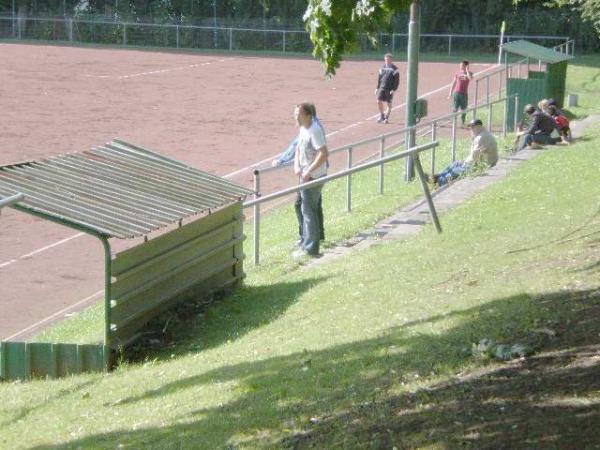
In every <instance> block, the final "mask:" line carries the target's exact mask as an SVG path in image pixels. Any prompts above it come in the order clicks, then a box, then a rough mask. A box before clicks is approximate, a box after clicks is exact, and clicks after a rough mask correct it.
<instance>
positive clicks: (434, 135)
mask: <svg viewBox="0 0 600 450" xmlns="http://www.w3.org/2000/svg"><path fill="white" fill-rule="evenodd" d="M436 139H437V120H434V121H433V122H431V142H435V141H436ZM434 173H435V147H433V148H432V149H431V174H432V175H433V174H434Z"/></svg>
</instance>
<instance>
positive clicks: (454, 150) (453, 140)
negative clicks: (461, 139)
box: [452, 114, 458, 162]
mask: <svg viewBox="0 0 600 450" xmlns="http://www.w3.org/2000/svg"><path fill="white" fill-rule="evenodd" d="M457 118H458V116H457V115H456V114H454V115H453V116H452V162H454V161H456V119H457Z"/></svg>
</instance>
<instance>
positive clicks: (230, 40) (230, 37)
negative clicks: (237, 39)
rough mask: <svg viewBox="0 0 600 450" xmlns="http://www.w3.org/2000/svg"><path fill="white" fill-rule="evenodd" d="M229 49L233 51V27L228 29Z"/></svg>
mask: <svg viewBox="0 0 600 450" xmlns="http://www.w3.org/2000/svg"><path fill="white" fill-rule="evenodd" d="M229 51H230V52H231V51H233V28H230V29H229Z"/></svg>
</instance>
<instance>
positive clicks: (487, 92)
mask: <svg viewBox="0 0 600 450" xmlns="http://www.w3.org/2000/svg"><path fill="white" fill-rule="evenodd" d="M485 102H486V103H489V102H490V76H489V75H488V76H486V77H485Z"/></svg>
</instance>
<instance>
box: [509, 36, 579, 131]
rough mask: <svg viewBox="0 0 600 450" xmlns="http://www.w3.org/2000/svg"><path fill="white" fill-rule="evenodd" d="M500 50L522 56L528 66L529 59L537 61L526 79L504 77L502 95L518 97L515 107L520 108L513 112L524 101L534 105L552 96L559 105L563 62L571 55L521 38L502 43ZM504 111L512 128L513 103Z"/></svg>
mask: <svg viewBox="0 0 600 450" xmlns="http://www.w3.org/2000/svg"><path fill="white" fill-rule="evenodd" d="M502 50H503V52H505V54H515V55H519V56H524V57H525V58H526V59H527V65H528V66H529V63H530V62H537V63H538V67H539V70H528V71H527V78H513V77H510V76H509V77H508V78H507V80H506V95H507V96H511V95H514V94H517V95H518V96H519V102H518V105H517V106H518V107H519V109H520V110H521V111H516V114H521V112H522V109H523V107H524V106H525V105H526V104H528V103H531V104H533V105H537V103H538V102H539V101H540V100H542V99H544V98H553V99H555V100H556V101H557V103H558V105H559V106H562V105H563V101H564V98H565V82H566V78H567V64H568V61H569V60H570V59H572V58H573V57H572V56H570V55H568V54H566V53H561V52H558V51H556V50H553V49H551V48H547V47H543V46H541V45H537V44H534V43H532V42H529V41H525V40H519V41H513V42H508V43H506V44H502ZM542 65H544V66H545V67H542ZM507 114H508V117H507V126H508V128H509V130H512V128H513V125H514V123H515V104H514V102H509V108H508V112H507Z"/></svg>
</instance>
